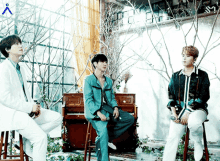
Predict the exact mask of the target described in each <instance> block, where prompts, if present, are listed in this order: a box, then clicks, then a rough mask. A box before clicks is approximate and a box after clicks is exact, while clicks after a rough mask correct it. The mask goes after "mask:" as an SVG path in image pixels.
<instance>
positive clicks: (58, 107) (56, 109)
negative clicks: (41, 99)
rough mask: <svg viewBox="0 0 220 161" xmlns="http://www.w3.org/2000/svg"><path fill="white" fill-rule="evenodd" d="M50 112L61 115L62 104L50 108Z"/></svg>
mask: <svg viewBox="0 0 220 161" xmlns="http://www.w3.org/2000/svg"><path fill="white" fill-rule="evenodd" d="M50 109H51V110H53V111H56V112H59V113H61V112H62V102H59V103H57V104H56V105H54V106H52V107H50Z"/></svg>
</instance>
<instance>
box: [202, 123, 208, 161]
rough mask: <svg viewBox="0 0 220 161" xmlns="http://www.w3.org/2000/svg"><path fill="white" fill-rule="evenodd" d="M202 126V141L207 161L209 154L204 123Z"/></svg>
mask: <svg viewBox="0 0 220 161" xmlns="http://www.w3.org/2000/svg"><path fill="white" fill-rule="evenodd" d="M202 126H203V140H204V148H205V158H206V161H209V152H208V146H207V140H206V133H205V125H204V122H203V123H202Z"/></svg>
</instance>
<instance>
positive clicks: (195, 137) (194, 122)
mask: <svg viewBox="0 0 220 161" xmlns="http://www.w3.org/2000/svg"><path fill="white" fill-rule="evenodd" d="M206 118H207V114H206V113H205V112H204V111H202V110H196V111H194V112H192V113H191V114H190V115H189V118H188V128H189V130H190V139H191V140H192V141H193V142H194V158H195V161H200V160H201V158H202V156H203V145H202V137H203V127H202V123H203V122H204V121H205V120H206ZM185 128H186V125H182V124H178V123H175V122H174V121H171V122H170V131H169V136H168V139H167V143H166V146H165V149H164V154H163V161H175V159H176V153H177V148H178V144H179V142H180V139H181V137H182V135H183V134H184V131H185Z"/></svg>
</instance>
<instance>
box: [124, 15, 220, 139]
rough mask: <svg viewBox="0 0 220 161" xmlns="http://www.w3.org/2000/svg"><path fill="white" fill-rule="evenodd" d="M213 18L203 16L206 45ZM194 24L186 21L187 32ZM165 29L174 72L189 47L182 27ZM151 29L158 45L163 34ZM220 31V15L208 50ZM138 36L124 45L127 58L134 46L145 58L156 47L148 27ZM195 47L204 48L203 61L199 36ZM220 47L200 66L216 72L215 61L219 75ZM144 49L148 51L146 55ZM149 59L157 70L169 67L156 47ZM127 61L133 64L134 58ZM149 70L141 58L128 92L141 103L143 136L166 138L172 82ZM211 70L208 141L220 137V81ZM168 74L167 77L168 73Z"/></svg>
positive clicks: (164, 54) (201, 31)
mask: <svg viewBox="0 0 220 161" xmlns="http://www.w3.org/2000/svg"><path fill="white" fill-rule="evenodd" d="M213 20H214V16H209V17H206V18H200V19H199V31H198V35H199V38H200V40H201V42H202V44H203V45H204V46H206V44H207V42H208V39H209V36H210V33H211V27H212V23H213ZM191 25H192V21H191V20H189V21H185V22H183V25H182V28H183V31H184V33H185V34H186V33H187V32H188V30H189V29H190V27H191ZM161 30H162V32H163V33H164V36H165V41H166V43H167V47H168V49H169V53H170V56H171V62H172V66H173V69H174V72H175V71H178V70H180V69H181V68H182V62H181V51H182V47H183V46H185V42H184V37H183V32H182V30H177V29H176V28H175V27H174V25H173V24H172V25H164V26H163V27H161ZM148 32H149V33H150V34H151V38H152V41H153V43H154V44H156V43H157V42H158V41H159V40H160V39H161V34H160V32H159V31H158V30H157V29H155V28H154V29H148ZM219 33H220V18H218V21H217V24H216V26H215V30H214V33H213V36H212V38H211V41H210V43H209V47H208V49H209V48H210V46H213V44H212V43H213V42H214V41H215V40H218V38H220V34H219ZM194 35H195V29H192V30H191V31H190V32H189V34H188V36H187V38H186V41H187V44H188V45H192V44H193V40H194ZM136 36H137V37H138V38H137V39H136V40H134V41H133V42H132V43H130V44H129V45H128V46H126V48H124V50H123V53H124V60H125V58H126V57H128V56H129V55H132V54H133V51H132V50H131V48H132V49H133V50H134V51H136V52H137V53H138V54H140V55H141V56H143V57H146V56H147V55H148V54H149V53H150V51H151V50H152V49H153V47H152V45H151V43H150V41H149V38H148V36H147V30H145V31H144V32H143V33H142V34H139V35H136ZM123 39H125V35H123V36H121V40H123ZM218 43H220V40H218V41H217V43H215V44H218ZM160 46H161V47H160ZM160 46H158V47H157V49H158V51H159V52H160V54H161V55H162V57H163V58H164V61H165V62H166V64H167V68H168V73H169V76H171V75H172V71H171V68H170V67H169V64H168V54H167V51H166V48H165V45H164V43H163V41H161V42H160ZM195 46H196V47H197V48H198V49H199V51H200V56H199V58H198V61H199V60H200V59H201V55H202V54H203V52H204V48H203V47H202V45H201V43H200V42H199V40H198V39H197V40H196V43H195ZM219 49H220V46H218V47H217V48H215V49H213V50H212V51H211V52H210V53H209V54H207V56H206V57H205V58H204V60H203V61H202V63H201V65H200V66H199V67H200V68H202V67H203V70H205V71H207V69H208V70H210V71H212V72H215V66H214V65H213V63H215V65H216V69H217V74H218V75H219V76H220V63H219V60H220V59H219V58H220V50H219ZM144 51H145V54H143V52H144ZM137 58H138V56H136V57H134V59H133V61H135V59H137ZM147 60H148V63H149V62H151V63H152V64H153V65H154V67H155V68H156V69H162V70H165V68H164V65H163V63H162V61H161V60H160V58H159V57H158V55H157V54H156V52H155V50H153V52H152V53H151V54H149V55H148V57H147ZM198 61H197V62H198ZM127 63H128V64H129V63H132V60H131V61H129V62H127ZM143 68H144V69H143ZM204 68H206V69H204ZM146 69H148V70H146ZM149 69H151V68H150V66H149V65H147V63H146V61H139V62H138V63H137V64H136V65H135V66H134V67H132V68H131V70H130V72H131V74H132V75H133V77H132V78H131V79H130V80H129V81H128V84H127V87H128V93H136V104H137V106H138V112H139V115H138V116H139V118H138V122H139V125H140V127H139V128H138V133H139V136H140V138H146V137H147V136H149V137H150V138H152V139H166V137H167V135H168V131H169V117H170V112H169V110H168V109H167V108H166V105H167V103H168V96H167V87H168V83H169V81H166V80H165V79H164V78H162V77H161V76H160V75H159V74H157V73H156V72H155V71H154V70H149ZM207 72H208V75H209V78H210V82H211V86H210V93H211V98H210V100H209V101H208V104H209V107H208V109H209V115H208V118H209V120H210V121H209V122H208V123H206V124H205V126H206V131H207V139H208V141H218V140H220V135H219V133H220V127H219V126H218V125H219V123H220V116H219V115H220V102H219V101H218V100H220V95H219V94H220V88H219V86H220V80H218V79H214V78H215V75H213V74H211V73H210V72H209V71H207ZM164 76H165V77H167V76H166V75H164ZM121 88H123V87H121Z"/></svg>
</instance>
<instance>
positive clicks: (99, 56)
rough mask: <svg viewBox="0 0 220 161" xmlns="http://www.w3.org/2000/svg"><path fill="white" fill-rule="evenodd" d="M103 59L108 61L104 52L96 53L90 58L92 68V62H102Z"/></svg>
mask: <svg viewBox="0 0 220 161" xmlns="http://www.w3.org/2000/svg"><path fill="white" fill-rule="evenodd" d="M104 61H106V62H108V58H107V57H106V56H105V54H96V55H95V56H94V57H93V58H92V60H91V62H92V65H93V67H94V68H95V66H94V62H96V63H98V62H104Z"/></svg>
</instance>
